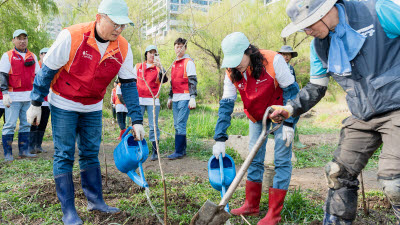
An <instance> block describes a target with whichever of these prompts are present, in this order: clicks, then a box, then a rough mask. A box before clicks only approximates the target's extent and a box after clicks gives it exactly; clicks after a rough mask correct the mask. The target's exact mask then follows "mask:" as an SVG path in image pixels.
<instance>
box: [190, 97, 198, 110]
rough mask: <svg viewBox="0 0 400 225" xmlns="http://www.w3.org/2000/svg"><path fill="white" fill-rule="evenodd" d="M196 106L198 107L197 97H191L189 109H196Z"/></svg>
mask: <svg viewBox="0 0 400 225" xmlns="http://www.w3.org/2000/svg"><path fill="white" fill-rule="evenodd" d="M195 108H196V99H195V98H190V101H189V109H195Z"/></svg>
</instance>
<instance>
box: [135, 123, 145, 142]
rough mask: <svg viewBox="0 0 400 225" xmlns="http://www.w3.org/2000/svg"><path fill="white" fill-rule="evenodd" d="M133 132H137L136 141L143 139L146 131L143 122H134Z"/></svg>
mask: <svg viewBox="0 0 400 225" xmlns="http://www.w3.org/2000/svg"><path fill="white" fill-rule="evenodd" d="M133 132H134V133H135V141H141V140H143V138H144V135H145V132H144V128H143V125H142V124H134V125H133Z"/></svg>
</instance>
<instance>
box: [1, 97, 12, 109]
mask: <svg viewBox="0 0 400 225" xmlns="http://www.w3.org/2000/svg"><path fill="white" fill-rule="evenodd" d="M11 103H12V101H11V98H10V95H9V94H3V105H4V106H5V107H7V108H10V106H11Z"/></svg>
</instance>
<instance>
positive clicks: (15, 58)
mask: <svg viewBox="0 0 400 225" xmlns="http://www.w3.org/2000/svg"><path fill="white" fill-rule="evenodd" d="M12 59H13V60H20V61H21V60H22V59H21V58H19V57H17V56H13V58H12Z"/></svg>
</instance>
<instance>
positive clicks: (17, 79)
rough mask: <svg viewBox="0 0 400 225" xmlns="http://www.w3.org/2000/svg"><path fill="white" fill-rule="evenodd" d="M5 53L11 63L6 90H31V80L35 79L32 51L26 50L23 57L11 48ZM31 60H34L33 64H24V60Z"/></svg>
mask: <svg viewBox="0 0 400 225" xmlns="http://www.w3.org/2000/svg"><path fill="white" fill-rule="evenodd" d="M7 55H8V59H9V61H10V64H11V69H10V72H8V91H10V92H22V91H31V90H32V88H33V80H34V79H35V67H36V62H35V57H34V55H33V53H32V52H30V51H29V50H28V51H27V52H26V54H25V59H24V58H22V56H21V55H20V54H18V53H17V52H16V51H15V49H13V50H10V51H8V52H7ZM31 61H34V62H35V64H33V65H32V66H25V62H31Z"/></svg>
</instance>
